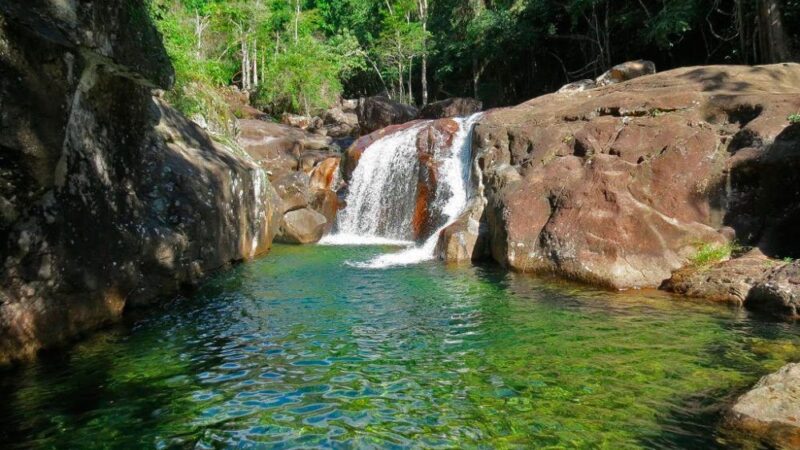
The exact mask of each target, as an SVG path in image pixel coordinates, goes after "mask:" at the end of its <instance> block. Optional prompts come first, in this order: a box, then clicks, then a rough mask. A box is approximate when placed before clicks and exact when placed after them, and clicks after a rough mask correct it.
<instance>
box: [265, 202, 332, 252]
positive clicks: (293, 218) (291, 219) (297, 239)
mask: <svg viewBox="0 0 800 450" xmlns="http://www.w3.org/2000/svg"><path fill="white" fill-rule="evenodd" d="M327 224H328V220H327V219H326V218H325V216H323V215H322V214H320V213H318V212H316V211H314V210H312V209H309V208H303V209H297V210H294V211H289V212H288V213H286V214H284V215H283V221H282V222H281V227H280V232H279V234H278V237H277V240H278V241H280V242H285V243H287V244H312V243H314V242H317V241H319V240H320V239H322V235H323V233H325V228H326V225H327Z"/></svg>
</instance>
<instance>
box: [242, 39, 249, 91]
mask: <svg viewBox="0 0 800 450" xmlns="http://www.w3.org/2000/svg"><path fill="white" fill-rule="evenodd" d="M249 59H250V51H249V50H248V49H247V39H246V38H244V37H242V89H244V90H245V91H246V90H249V89H250V61H249Z"/></svg>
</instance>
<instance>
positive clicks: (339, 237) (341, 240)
mask: <svg viewBox="0 0 800 450" xmlns="http://www.w3.org/2000/svg"><path fill="white" fill-rule="evenodd" d="M319 244H320V245H342V246H348V245H349V246H358V245H390V246H394V247H409V246H412V245H414V241H405V240H402V239H392V238H385V237H381V236H360V235H357V234H352V233H338V234H330V235H328V236H325V237H323V238H322V240H320V241H319Z"/></svg>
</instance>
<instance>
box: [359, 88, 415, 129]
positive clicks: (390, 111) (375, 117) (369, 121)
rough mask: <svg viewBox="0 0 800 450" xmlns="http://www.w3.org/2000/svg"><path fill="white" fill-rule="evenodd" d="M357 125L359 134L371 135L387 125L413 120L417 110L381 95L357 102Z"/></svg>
mask: <svg viewBox="0 0 800 450" xmlns="http://www.w3.org/2000/svg"><path fill="white" fill-rule="evenodd" d="M356 112H357V115H358V124H359V127H360V129H361V133H364V134H366V133H371V132H373V131H376V130H379V129H381V128H385V127H388V126H389V125H397V124H401V123H406V122H408V121H411V120H414V119H415V118H416V117H417V114H418V111H417V108H415V107H413V106H410V105H404V104H402V103H398V102H396V101H394V100H391V99H389V98H388V97H384V96H381V95H376V96H374V97H367V98H363V99H361V100H359V103H358V108H357V111H356Z"/></svg>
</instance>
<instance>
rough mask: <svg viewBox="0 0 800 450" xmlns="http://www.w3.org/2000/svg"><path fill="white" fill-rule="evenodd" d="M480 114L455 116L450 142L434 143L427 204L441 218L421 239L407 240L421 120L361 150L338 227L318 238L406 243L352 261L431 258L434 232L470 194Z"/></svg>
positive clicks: (374, 263)
mask: <svg viewBox="0 0 800 450" xmlns="http://www.w3.org/2000/svg"><path fill="white" fill-rule="evenodd" d="M479 117H480V114H475V115H472V116H470V117H468V118H459V119H454V120H455V121H456V122H457V123H458V125H459V129H458V131H457V132H456V134H455V136H454V137H453V140H452V144H451V145H450V146H444V145H441V143H437V144H436V145H435V147H434V151H433V158H434V160H435V161H437V162H438V163H439V164H438V170H437V173H438V175H439V177H438V180H437V183H436V192H435V195H434V199H433V202H432V204H431V205H430V210H431V211H434V212H437V213H438V215H439V217H436V218H435V223H438V224H442V225H441V226H440V227H439V228H438V229H437V230H436V231H435V232H434V233H433V234H431V235H430V236H429V237H428V238H427V239H426V240H425V241H424V242H423V243H422V244H420V245H416V246H413V245H408V244H411V242H410V241H411V239H412V236H413V233H412V227H411V221H412V217H413V214H414V208H415V200H416V193H417V192H416V189H417V186H416V180H417V173H418V170H419V158H418V156H417V147H416V139H417V134H418V133H419V131H420V130H421V129H422V128H424V127H425V126H426V125H427V124H428V123H427V122H423V123H421V124H419V125H416V126H413V127H411V128H409V129H407V130H403V131H400V132H397V133H394V134H392V135H390V136H387V137H385V138H383V139H380V140H378V141H376V142H375V143H373V144H372V145H371V146H370V148H369V149H368V150H367V151H365V152H364V154H363V155H362V157H361V160H360V161H359V164H358V166H357V167H356V170H355V171H354V172H353V177H352V184H351V186H350V191H349V193H348V196H347V206H346V207H345V209H344V210H343V211H342V212H341V213H340V216H339V220H338V230H339V232H338V233H337V234H335V235H332V236H329V237H327V238H325V239H323V241H322V243H323V244H329V245H331V244H339V245H369V244H372V243H383V244H390V245H391V244H394V245H397V244H401V245H407V247H408V248H406V249H404V250H401V251H399V252H394V253H388V254H384V255H380V256H378V257H375V258H373V259H371V260H369V261H366V262H351V263H350V264H351V265H353V266H355V267H361V268H386V267H392V266H400V265H410V264H416V263H419V262H422V261H426V260H430V259H433V253H434V250H435V248H436V243H437V241H438V239H439V234H440V233H441V232H442V230H444V229H445V228H446V227H447V226H449V225H450V224H452V223H453V221H455V220H456V218H458V215H459V214H461V212H462V211H463V210H464V208H465V206H466V204H467V200H468V198H469V177H470V159H471V150H472V126H473V125H474V124H475V122H476V121H477V120H478V118H479Z"/></svg>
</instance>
